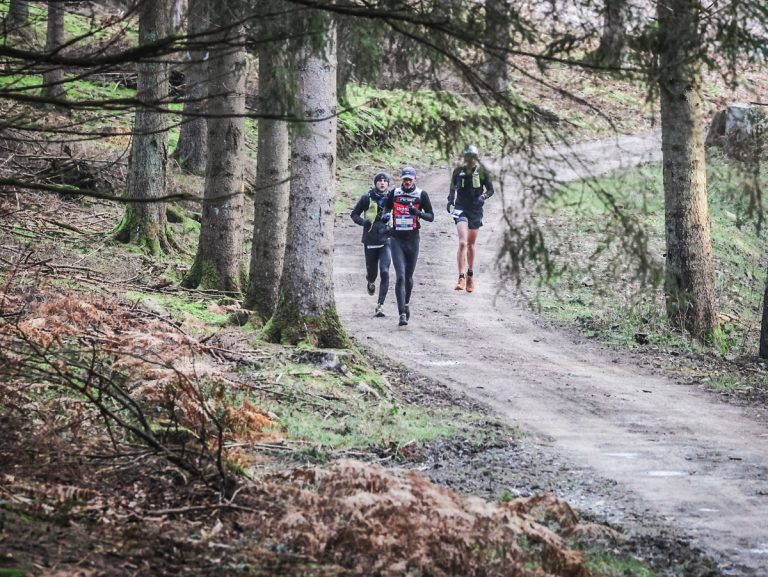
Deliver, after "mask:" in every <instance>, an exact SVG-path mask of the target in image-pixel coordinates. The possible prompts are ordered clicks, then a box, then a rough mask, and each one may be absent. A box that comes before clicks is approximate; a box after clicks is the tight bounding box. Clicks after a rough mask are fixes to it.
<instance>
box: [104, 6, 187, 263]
mask: <svg viewBox="0 0 768 577" xmlns="http://www.w3.org/2000/svg"><path fill="white" fill-rule="evenodd" d="M138 9H139V45H140V46H145V45H147V44H151V43H153V42H157V41H159V40H160V39H162V38H164V37H167V36H168V34H169V32H170V29H171V26H170V18H171V1H170V0H153V1H152V2H141V3H140V4H139V7H138ZM137 83H138V86H137V90H136V98H137V99H138V100H139V101H140V102H141V105H140V106H139V107H138V108H137V109H136V116H135V120H134V125H133V141H132V143H131V154H130V159H129V166H128V196H129V197H130V198H138V199H147V200H148V201H150V202H133V203H130V204H128V205H127V206H126V210H125V214H124V215H123V220H122V221H121V222H120V224H119V225H118V228H117V231H116V234H115V237H116V238H117V240H119V241H121V242H130V243H134V244H138V245H139V246H141V247H143V248H144V250H146V251H147V252H148V253H150V254H153V255H160V254H162V253H163V252H166V251H169V250H170V249H171V248H172V247H173V243H172V240H171V238H170V235H169V231H168V227H167V221H166V217H165V210H166V206H165V203H164V202H160V201H152V199H156V198H160V197H162V196H164V195H165V190H166V183H167V168H168V132H167V123H166V115H165V113H164V112H161V111H158V110H157V107H159V106H166V105H167V98H168V64H167V63H166V62H164V61H163V58H160V57H158V56H154V55H153V56H150V57H149V58H146V59H145V60H142V61H141V62H139V64H138V80H137Z"/></svg>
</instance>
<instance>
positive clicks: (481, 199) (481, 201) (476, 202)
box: [475, 194, 485, 206]
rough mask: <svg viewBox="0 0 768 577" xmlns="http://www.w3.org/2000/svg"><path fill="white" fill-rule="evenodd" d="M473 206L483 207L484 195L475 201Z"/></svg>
mask: <svg viewBox="0 0 768 577" xmlns="http://www.w3.org/2000/svg"><path fill="white" fill-rule="evenodd" d="M475 204H476V205H477V206H483V205H484V204H485V195H484V194H481V195H480V196H478V197H477V198H476V199H475Z"/></svg>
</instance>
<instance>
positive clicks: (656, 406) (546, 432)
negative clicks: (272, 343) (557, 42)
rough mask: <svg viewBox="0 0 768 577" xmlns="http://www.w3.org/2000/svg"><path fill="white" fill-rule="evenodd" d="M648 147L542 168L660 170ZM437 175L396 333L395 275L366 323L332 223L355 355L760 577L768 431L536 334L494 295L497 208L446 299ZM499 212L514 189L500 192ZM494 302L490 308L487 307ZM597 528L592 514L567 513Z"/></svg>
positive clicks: (354, 265) (737, 569) (340, 295)
mask: <svg viewBox="0 0 768 577" xmlns="http://www.w3.org/2000/svg"><path fill="white" fill-rule="evenodd" d="M659 148H660V145H659V140H658V135H657V134H648V135H640V136H635V137H627V138H622V139H618V140H617V139H610V140H606V141H597V142H591V143H585V144H581V145H578V146H577V147H575V148H572V149H569V150H567V151H565V153H564V157H567V159H568V162H563V159H562V158H560V152H562V151H554V150H553V151H551V152H550V153H549V154H546V155H544V156H545V159H543V160H542V162H543V165H542V166H544V165H546V166H547V167H549V168H550V169H552V170H553V171H554V173H555V174H556V176H557V178H558V179H559V180H570V179H573V178H577V177H580V176H588V175H589V174H592V175H599V174H604V173H606V172H609V171H611V170H615V169H617V168H620V167H622V166H630V165H637V164H641V163H645V162H649V161H656V160H658V159H659V154H660V153H659ZM449 174H450V172H449V168H448V167H446V168H445V169H444V170H440V171H435V172H433V173H430V174H425V175H422V176H421V177H420V178H419V185H420V186H421V187H422V188H423V189H424V190H426V191H427V192H429V193H430V198H432V199H433V204H434V205H435V211H436V215H437V217H436V219H435V222H434V223H432V224H430V223H424V225H423V227H422V239H421V256H420V258H419V263H418V267H417V269H416V274H415V281H416V286H415V288H414V294H413V298H412V305H411V308H412V318H411V323H410V325H408V326H407V327H404V328H398V327H397V320H396V319H397V315H396V307H395V304H394V294H393V289H394V271H392V274H391V276H392V282H391V286H390V293H389V296H388V298H387V303H386V305H385V307H386V308H385V310H386V312H387V315H388V316H387V317H386V318H383V319H380V318H373V317H372V312H373V307H374V305H375V302H374V299H373V297H369V296H368V295H367V294H366V292H365V280H364V264H363V257H362V248H361V244H360V242H359V228H358V227H357V226H355V225H354V224H353V223H352V222H351V220H350V219H349V218H348V216H347V215H346V214H345V215H340V216H339V218H338V219H337V229H336V235H337V240H336V247H337V248H336V261H335V262H336V265H335V271H334V280H335V284H336V297H337V302H338V307H339V312H340V314H341V317H342V320H343V321H344V324H345V326H346V327H347V329H348V330H349V332H350V333H351V334H352V335H354V336H355V337H356V338H357V339H358V340H359V341H360V342H362V343H364V344H366V345H368V346H371V347H372V348H374V349H377V350H379V351H381V352H383V353H384V354H386V355H388V356H390V357H391V358H394V359H396V360H397V361H399V362H402V363H404V364H405V365H407V366H409V367H410V368H412V369H413V370H416V371H419V372H423V373H425V374H428V375H429V376H431V377H432V378H435V379H438V380H440V381H442V382H444V383H446V384H448V385H450V386H452V387H455V388H456V389H458V390H460V391H464V392H466V393H468V394H469V395H471V396H472V397H474V398H477V399H480V400H482V401H483V402H485V403H487V404H489V405H491V406H492V407H493V408H494V409H495V410H496V411H498V413H499V414H500V415H501V416H502V417H503V418H504V419H506V420H507V421H509V422H510V423H511V424H513V425H516V426H519V427H521V428H522V429H524V430H526V431H529V432H531V433H532V434H533V435H534V436H535V437H536V438H537V439H538V440H540V442H541V443H542V444H546V445H548V446H551V447H552V448H553V449H554V450H555V451H556V452H558V453H561V454H563V455H565V456H567V459H568V460H570V461H571V462H573V463H576V464H578V466H579V467H583V468H586V469H589V470H592V471H594V473H595V475H596V476H599V477H601V478H604V479H607V480H610V481H615V482H616V483H617V487H616V488H617V489H619V490H620V491H624V492H626V494H627V495H628V497H629V498H630V499H631V500H632V501H634V502H636V503H638V507H639V508H640V509H639V510H638V512H637V513H639V514H642V513H640V511H642V510H648V511H651V512H653V513H654V514H656V515H658V517H659V518H661V519H663V520H665V521H666V522H668V523H669V524H670V525H671V526H672V527H674V528H675V529H678V530H680V531H681V532H683V533H684V534H686V535H688V536H689V537H690V538H691V539H692V540H693V542H694V543H695V544H697V545H699V546H700V547H702V548H703V549H704V550H706V551H707V552H709V553H710V554H712V555H713V556H714V557H715V558H716V559H718V560H719V562H720V566H721V567H722V568H723V570H724V572H726V573H729V574H733V575H755V576H758V575H759V576H764V575H767V574H768V521H766V519H768V430H766V427H765V426H764V425H761V424H759V423H758V422H757V420H755V419H753V418H752V416H750V415H749V414H748V413H747V412H746V411H745V410H743V409H740V408H737V407H734V406H729V405H724V404H719V403H718V402H717V401H716V400H715V399H713V397H712V396H711V395H707V394H705V393H703V392H701V391H698V390H695V389H692V388H691V387H687V386H682V385H677V384H674V383H673V382H671V381H669V380H667V379H665V378H662V377H659V376H655V375H651V374H648V373H647V372H644V370H643V369H642V368H640V367H638V366H634V365H632V364H631V363H630V362H629V361H627V360H625V359H624V358H622V357H621V355H619V354H618V353H616V352H611V351H608V350H607V349H605V348H601V347H600V346H599V345H597V344H595V343H594V342H591V341H586V340H583V339H577V338H574V337H572V336H566V335H563V334H561V333H559V332H557V331H554V330H552V329H550V328H547V327H545V326H544V323H541V322H540V321H539V320H538V319H537V318H536V316H535V315H534V314H533V313H531V312H529V311H528V310H525V309H524V308H522V307H521V306H520V305H519V304H516V301H515V299H514V295H512V294H509V293H508V292H505V291H501V292H499V284H498V281H497V280H496V278H495V277H496V276H497V275H496V274H495V272H494V271H493V258H494V255H495V252H496V249H497V247H498V243H499V241H500V233H501V230H502V226H503V225H502V224H501V222H500V215H501V198H500V196H499V197H494V199H492V200H491V201H489V202H488V203H487V204H486V207H487V208H486V217H485V223H486V225H485V226H484V227H483V229H482V232H481V236H480V240H479V251H478V254H479V259H478V260H479V264H476V275H477V279H478V283H479V288H478V290H477V291H476V292H475V293H473V294H467V293H465V292H455V291H454V290H453V283H454V282H455V250H456V238H455V232H454V226H453V223H452V221H451V220H450V218H449V217H448V215H447V214H446V213H445V212H444V210H445V209H444V205H445V200H444V199H445V197H446V194H447V180H448V176H449ZM504 191H505V194H504V197H505V202H510V201H511V200H514V199H515V198H519V196H520V194H519V187H516V185H515V183H513V182H511V180H510V181H505V189H504ZM497 292H498V295H497ZM580 505H583V506H585V507H587V508H590V507H591V508H594V512H595V513H598V514H601V513H602V511H601V508H603V507H606V506H608V505H606V504H605V503H604V502H602V501H601V500H599V499H597V498H596V499H595V502H593V503H583V504H580Z"/></svg>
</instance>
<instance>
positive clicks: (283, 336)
mask: <svg viewBox="0 0 768 577" xmlns="http://www.w3.org/2000/svg"><path fill="white" fill-rule="evenodd" d="M320 17H322V16H320ZM326 41H327V45H326V48H325V51H323V53H322V54H318V53H313V52H311V51H310V50H308V49H307V51H306V52H305V54H303V55H302V56H303V57H302V58H301V59H300V62H299V64H298V66H297V71H298V74H299V78H300V80H299V99H300V101H301V102H302V103H303V107H304V117H305V118H306V119H307V120H309V121H310V122H309V123H308V124H307V125H306V126H305V128H304V130H302V131H300V133H299V134H297V135H296V136H295V137H294V140H293V146H292V148H291V196H290V204H291V207H290V214H289V221H288V237H287V245H286V251H285V265H284V268H283V276H282V280H281V283H280V299H279V304H278V306H277V310H276V311H275V314H274V316H273V317H272V321H271V326H270V328H269V330H268V331H267V336H268V337H269V338H270V339H271V340H273V341H281V342H289V343H293V344H295V343H298V342H306V343H308V344H310V345H314V346H320V347H342V346H346V345H347V344H348V342H347V338H346V335H345V334H344V330H343V329H342V327H341V324H340V322H339V319H338V315H337V313H336V308H335V302H334V294H333V220H334V210H333V200H334V194H335V172H336V31H335V28H334V27H333V26H330V25H329V28H328V34H327V35H326Z"/></svg>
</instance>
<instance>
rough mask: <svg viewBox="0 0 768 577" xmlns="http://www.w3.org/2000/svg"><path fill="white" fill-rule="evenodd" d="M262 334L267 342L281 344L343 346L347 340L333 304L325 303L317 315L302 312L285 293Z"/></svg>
mask: <svg viewBox="0 0 768 577" xmlns="http://www.w3.org/2000/svg"><path fill="white" fill-rule="evenodd" d="M264 334H265V337H266V338H267V340H269V341H270V342H273V343H281V344H283V345H306V346H310V347H320V348H332V349H344V348H348V347H349V344H350V342H349V337H347V334H346V331H345V330H344V327H343V326H342V324H341V321H340V320H339V315H338V313H337V312H336V307H328V308H326V309H325V310H324V311H323V312H322V313H320V314H319V315H317V316H309V315H302V314H301V313H299V307H298V306H295V305H291V304H289V303H287V302H286V298H285V296H284V295H281V296H280V303H279V304H278V306H277V310H276V311H275V314H274V315H273V316H272V319H271V321H270V323H269V330H268V331H266V330H265V332H264Z"/></svg>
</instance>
